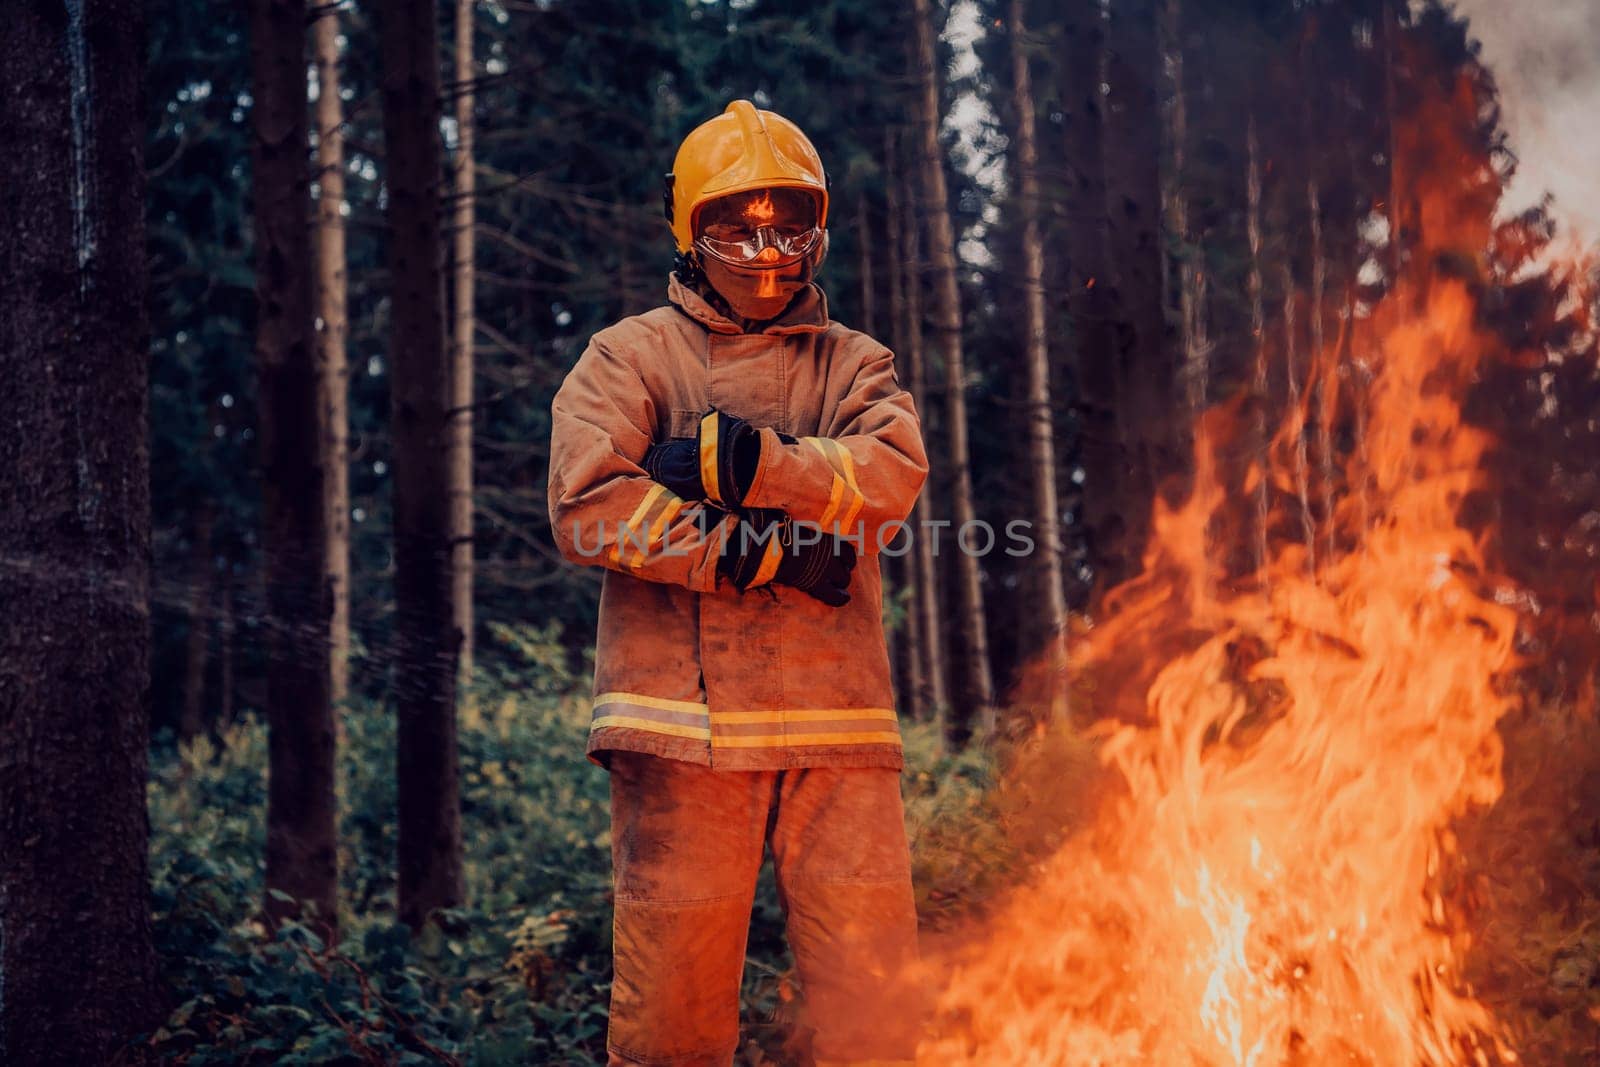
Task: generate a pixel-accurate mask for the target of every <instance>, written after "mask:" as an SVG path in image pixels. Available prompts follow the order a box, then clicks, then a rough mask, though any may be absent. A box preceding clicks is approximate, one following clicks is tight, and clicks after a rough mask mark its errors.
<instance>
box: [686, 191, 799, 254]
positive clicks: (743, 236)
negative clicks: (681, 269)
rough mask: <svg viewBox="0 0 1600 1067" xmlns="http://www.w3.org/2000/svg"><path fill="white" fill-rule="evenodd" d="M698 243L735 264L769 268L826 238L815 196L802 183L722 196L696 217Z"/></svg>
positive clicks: (706, 205) (708, 251) (706, 249)
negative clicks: (796, 185)
mask: <svg viewBox="0 0 1600 1067" xmlns="http://www.w3.org/2000/svg"><path fill="white" fill-rule="evenodd" d="M695 235H696V236H695V242H694V246H695V248H697V249H699V250H700V251H701V252H703V253H705V254H706V255H708V256H711V257H712V258H713V259H717V260H720V261H722V262H723V263H726V264H728V265H729V266H733V267H754V268H756V269H759V270H769V269H775V268H778V267H787V266H789V265H790V264H791V263H794V262H796V261H798V260H801V259H804V258H805V257H806V256H808V255H810V254H811V253H812V252H813V251H815V250H816V248H817V245H818V244H819V243H821V241H822V227H820V226H818V225H817V201H816V198H815V197H813V196H812V195H811V194H810V193H808V192H806V191H805V190H804V189H756V190H752V191H750V192H744V193H734V194H733V195H732V196H724V197H720V198H718V199H716V200H712V201H710V202H708V203H707V204H705V206H703V207H702V208H701V209H700V211H699V213H698V215H697V216H696V220H695Z"/></svg>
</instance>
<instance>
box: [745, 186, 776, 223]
mask: <svg viewBox="0 0 1600 1067" xmlns="http://www.w3.org/2000/svg"><path fill="white" fill-rule="evenodd" d="M744 217H745V218H747V219H749V220H750V221H751V222H771V221H773V220H774V219H776V218H777V217H778V208H777V205H776V204H774V203H773V202H772V190H770V189H763V190H761V195H760V196H758V197H757V198H756V199H754V200H752V201H750V202H749V203H748V204H746V205H745V206H744Z"/></svg>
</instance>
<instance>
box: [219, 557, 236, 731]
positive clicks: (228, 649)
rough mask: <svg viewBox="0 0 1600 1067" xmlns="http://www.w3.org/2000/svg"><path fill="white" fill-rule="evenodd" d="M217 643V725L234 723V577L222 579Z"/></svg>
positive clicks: (229, 576)
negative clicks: (218, 646)
mask: <svg viewBox="0 0 1600 1067" xmlns="http://www.w3.org/2000/svg"><path fill="white" fill-rule="evenodd" d="M219 612H220V614H219V616H218V620H217V621H218V633H217V643H218V644H219V645H220V646H221V647H220V648H218V650H217V726H218V727H219V728H220V727H223V726H232V725H233V637H234V623H233V579H232V576H231V575H228V576H224V578H223V579H222V607H221V608H220V609H219Z"/></svg>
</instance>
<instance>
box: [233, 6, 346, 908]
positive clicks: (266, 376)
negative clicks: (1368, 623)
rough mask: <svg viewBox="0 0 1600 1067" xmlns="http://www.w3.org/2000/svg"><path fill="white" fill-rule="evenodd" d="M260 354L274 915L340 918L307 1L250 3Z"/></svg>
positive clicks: (270, 881) (269, 824)
mask: <svg viewBox="0 0 1600 1067" xmlns="http://www.w3.org/2000/svg"><path fill="white" fill-rule="evenodd" d="M250 34H251V40H250V60H251V83H252V92H253V95H254V98H255V102H254V105H253V108H252V111H251V122H252V127H253V129H254V133H255V140H254V153H253V158H252V163H253V167H254V180H255V239H256V291H257V294H258V303H259V310H258V313H257V319H256V361H257V365H258V372H257V374H258V379H259V382H260V387H259V388H260V393H259V396H258V397H257V406H258V409H259V423H260V438H261V457H262V460H261V465H262V477H263V485H262V498H263V500H262V521H263V525H264V526H265V530H264V532H263V537H262V543H263V546H264V549H265V555H266V582H267V615H268V633H267V642H268V655H267V661H268V665H269V666H268V670H267V678H266V682H267V720H268V724H269V730H270V735H271V737H270V742H269V750H270V755H269V758H270V768H269V770H268V774H267V882H266V886H267V899H266V901H265V908H266V913H267V914H268V915H269V916H274V917H282V916H287V915H292V914H294V913H296V912H297V911H298V910H299V909H300V908H301V907H302V906H303V905H313V906H314V907H315V908H316V911H317V919H318V920H319V921H320V922H321V923H323V924H325V926H326V927H327V928H328V929H330V930H331V929H332V928H333V924H334V923H336V922H337V919H338V885H339V879H338V862H339V859H338V838H337V813H336V802H335V799H334V746H335V742H334V732H335V731H334V723H333V713H332V706H331V704H330V698H329V690H330V679H329V655H328V622H329V614H330V602H329V597H328V586H327V573H326V568H325V564H324V558H325V552H326V546H327V542H326V539H325V537H326V534H325V525H324V521H323V507H324V497H323V478H324V468H323V439H322V422H323V419H322V397H321V393H320V391H319V389H318V378H317V370H316V350H315V331H314V327H313V316H314V300H313V289H312V282H313V273H312V271H311V270H310V269H309V267H310V264H311V262H312V259H311V228H310V224H309V220H310V218H311V201H310V186H309V177H310V175H309V165H308V158H307V144H308V139H307V129H306V111H307V101H306V33H305V7H304V5H303V4H300V3H296V2H293V0H252V3H251V7H250Z"/></svg>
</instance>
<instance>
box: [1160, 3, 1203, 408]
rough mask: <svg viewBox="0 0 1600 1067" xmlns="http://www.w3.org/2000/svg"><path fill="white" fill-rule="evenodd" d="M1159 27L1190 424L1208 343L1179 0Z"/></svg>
mask: <svg viewBox="0 0 1600 1067" xmlns="http://www.w3.org/2000/svg"><path fill="white" fill-rule="evenodd" d="M1163 23H1164V25H1163V33H1162V37H1163V42H1162V43H1163V47H1162V51H1163V53H1164V58H1165V62H1164V64H1163V66H1164V67H1165V69H1166V71H1167V76H1168V79H1169V85H1168V91H1169V93H1170V94H1171V98H1172V99H1171V103H1170V104H1169V109H1168V112H1167V115H1168V118H1167V123H1168V125H1167V139H1168V142H1169V145H1170V148H1169V156H1168V158H1169V159H1170V160H1171V167H1170V169H1169V171H1168V173H1167V174H1166V175H1165V178H1164V180H1163V182H1162V185H1163V188H1162V204H1163V211H1164V214H1165V217H1166V222H1167V229H1168V231H1169V232H1170V233H1171V235H1172V237H1173V239H1174V240H1176V241H1177V242H1178V247H1179V254H1178V270H1177V276H1178V322H1179V329H1180V331H1181V339H1182V345H1183V384H1184V407H1185V409H1186V414H1187V415H1188V417H1189V418H1190V419H1191V420H1192V419H1194V418H1195V417H1196V416H1198V415H1199V414H1200V412H1201V411H1203V410H1205V407H1206V405H1207V403H1209V400H1210V389H1211V344H1210V341H1209V340H1208V338H1207V336H1206V320H1205V305H1206V294H1205V271H1204V270H1202V269H1201V266H1200V264H1201V261H1202V259H1203V255H1204V251H1203V249H1202V247H1201V245H1200V241H1199V240H1198V239H1197V238H1196V237H1195V234H1194V232H1193V230H1192V229H1191V228H1190V226H1189V201H1188V197H1187V196H1186V195H1185V192H1184V190H1185V188H1186V186H1185V176H1186V167H1187V163H1188V160H1187V152H1188V140H1189V102H1188V93H1187V91H1186V86H1185V85H1184V81H1183V77H1184V73H1183V40H1182V30H1183V11H1182V8H1181V6H1180V4H1179V0H1165V5H1164V8H1163ZM1196 429H1198V426H1197V427H1196Z"/></svg>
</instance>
